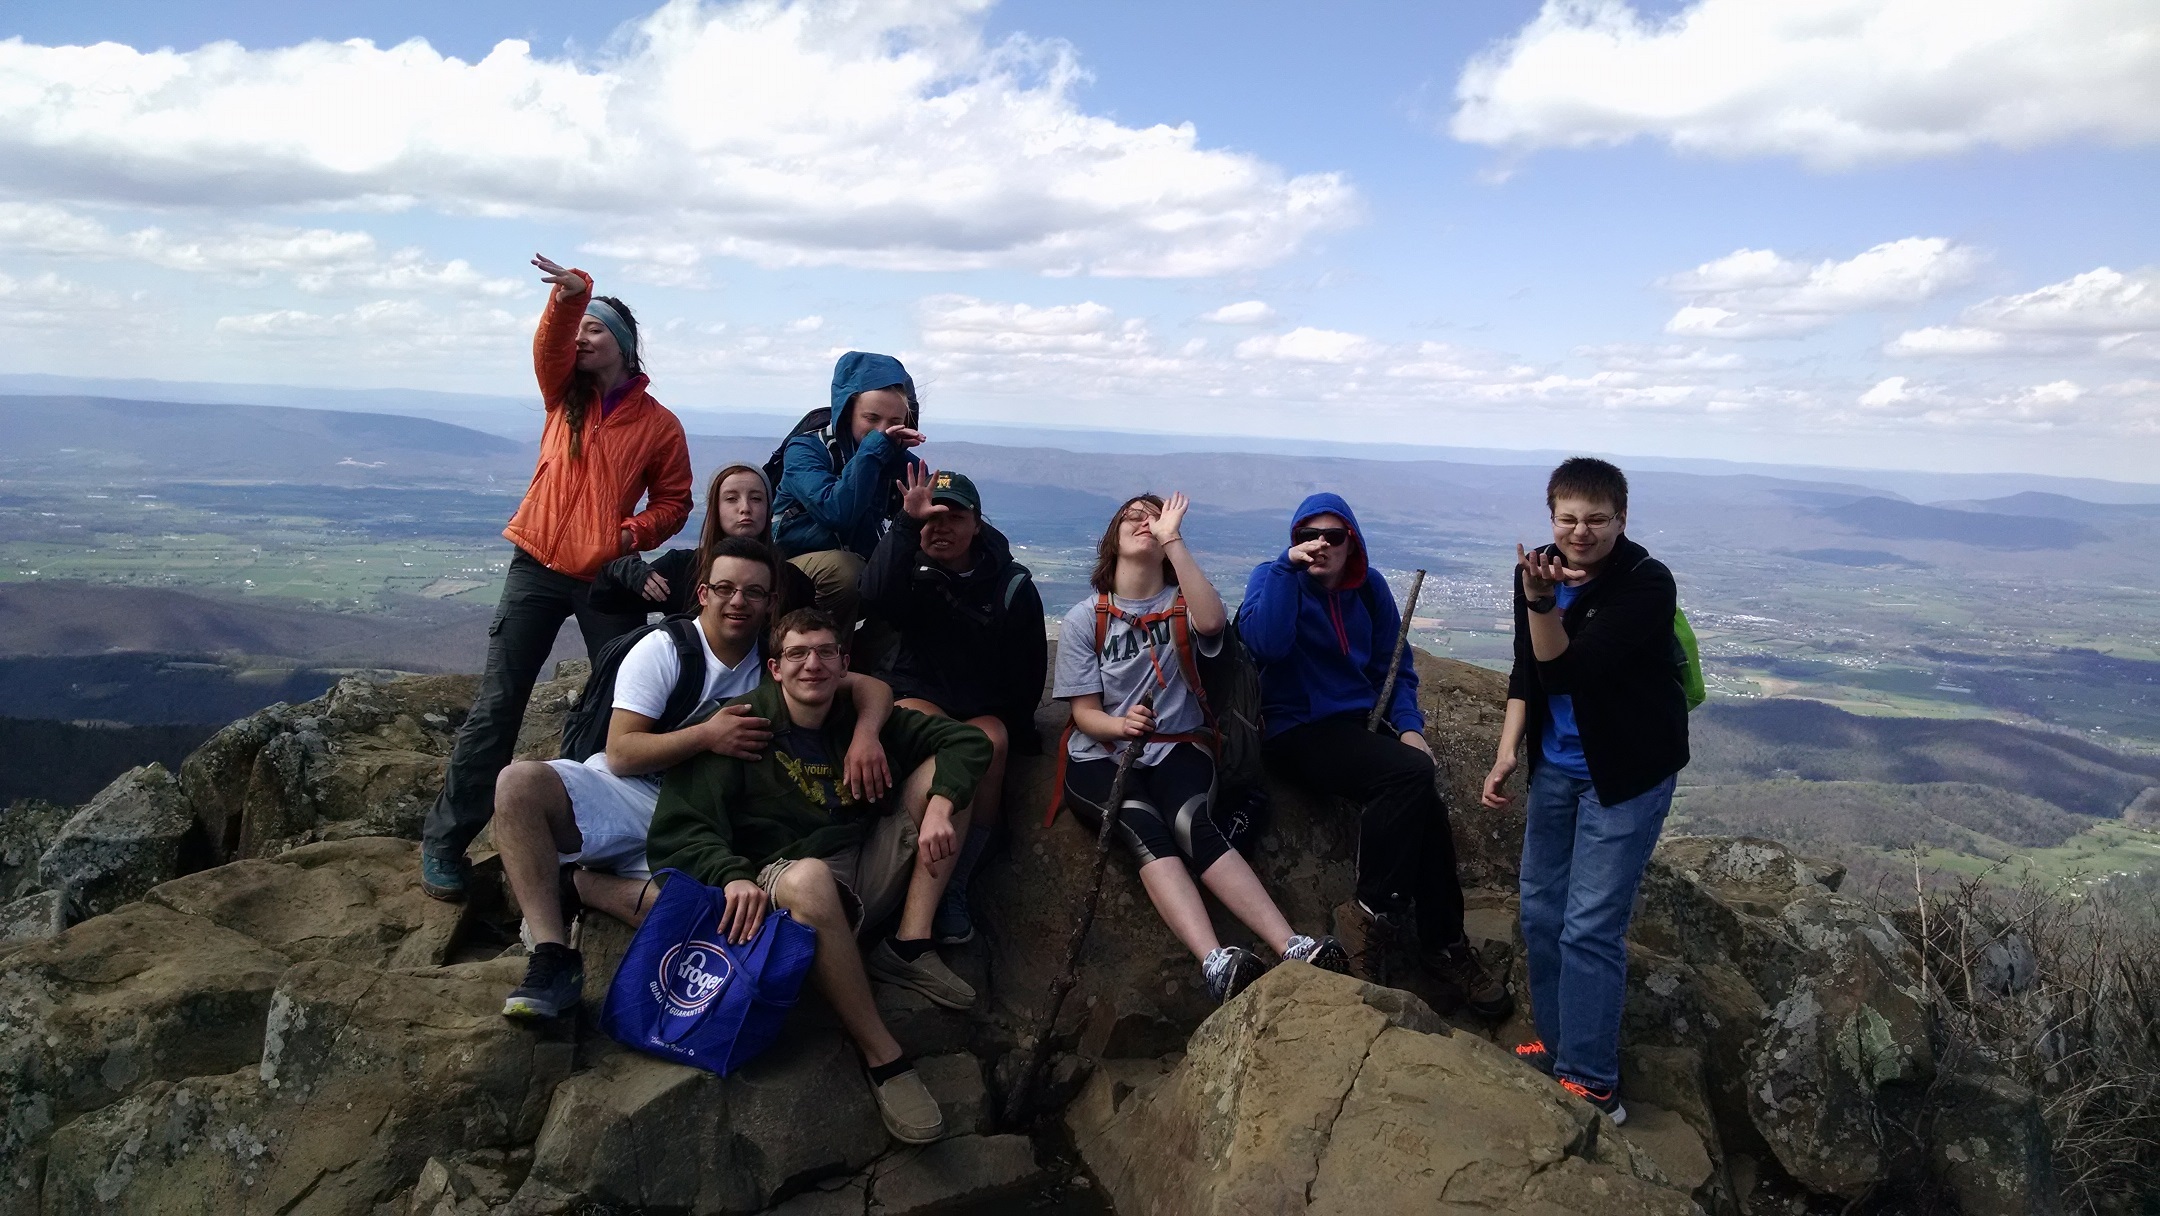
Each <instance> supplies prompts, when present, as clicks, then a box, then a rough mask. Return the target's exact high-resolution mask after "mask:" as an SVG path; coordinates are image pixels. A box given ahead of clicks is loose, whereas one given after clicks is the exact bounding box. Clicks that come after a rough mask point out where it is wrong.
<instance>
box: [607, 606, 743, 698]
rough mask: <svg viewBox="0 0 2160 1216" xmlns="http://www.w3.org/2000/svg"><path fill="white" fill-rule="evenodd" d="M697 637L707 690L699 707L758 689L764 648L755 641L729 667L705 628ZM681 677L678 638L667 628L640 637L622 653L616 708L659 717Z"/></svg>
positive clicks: (616, 692)
mask: <svg viewBox="0 0 2160 1216" xmlns="http://www.w3.org/2000/svg"><path fill="white" fill-rule="evenodd" d="M697 636H698V645H700V646H703V647H704V648H705V691H704V695H702V696H700V697H699V698H698V705H699V707H700V708H702V707H703V706H704V705H705V703H706V702H708V701H726V700H731V699H733V698H735V697H739V696H741V695H743V694H744V693H746V692H749V691H750V690H751V689H753V688H756V687H757V686H758V681H759V680H761V679H763V678H764V677H765V656H764V654H763V648H762V647H760V646H759V645H757V644H756V643H752V644H751V646H750V652H749V653H748V654H746V655H744V656H743V660H742V662H740V663H737V664H736V665H735V666H733V667H729V666H727V665H726V664H724V663H722V662H721V661H720V656H718V655H716V654H714V653H713V648H712V643H711V642H710V641H708V640H707V639H706V637H705V630H704V629H702V628H700V629H699V630H698V631H697ZM681 677H682V660H680V659H678V658H676V657H675V639H674V638H671V637H669V636H668V631H667V630H665V629H655V630H653V631H652V632H651V633H648V634H646V635H645V636H644V637H642V638H640V639H638V644H637V645H635V646H632V647H631V648H630V653H629V654H626V655H624V656H623V661H622V666H620V667H618V668H616V669H615V708H616V709H627V710H629V711H630V712H631V713H634V714H643V715H644V716H645V717H648V718H653V719H658V718H659V717H660V715H661V714H664V713H666V712H667V703H668V694H670V693H672V692H674V691H675V681H676V680H678V679H680V678H681Z"/></svg>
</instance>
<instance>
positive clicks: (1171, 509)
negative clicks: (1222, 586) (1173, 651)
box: [1148, 493, 1230, 637]
mask: <svg viewBox="0 0 2160 1216" xmlns="http://www.w3.org/2000/svg"><path fill="white" fill-rule="evenodd" d="M1191 505H1192V504H1191V502H1189V501H1188V500H1187V499H1186V497H1185V495H1184V494H1182V493H1172V494H1171V495H1170V498H1169V500H1168V501H1166V502H1164V503H1163V509H1162V511H1161V512H1160V513H1158V514H1157V515H1156V516H1155V518H1153V519H1151V520H1149V521H1148V528H1149V530H1151V531H1152V532H1154V533H1155V543H1156V544H1158V545H1161V546H1162V551H1163V556H1165V557H1167V558H1169V559H1170V569H1172V570H1173V571H1175V572H1176V573H1177V585H1178V594H1180V595H1182V596H1184V597H1185V612H1186V616H1187V618H1188V619H1190V620H1191V621H1192V627H1193V629H1194V630H1195V631H1196V632H1198V633H1201V634H1204V635H1206V636H1208V637H1214V636H1215V635H1217V634H1219V633H1221V632H1222V631H1223V630H1224V629H1225V628H1227V627H1228V626H1229V624H1230V614H1229V613H1228V612H1227V611H1226V610H1225V609H1224V608H1223V602H1222V594H1221V593H1220V592H1218V591H1216V590H1215V584H1214V583H1212V582H1209V581H1208V576H1207V573H1206V572H1205V571H1203V570H1201V569H1200V562H1199V560H1198V559H1196V558H1195V557H1193V552H1192V546H1191V545H1188V544H1186V543H1185V533H1184V526H1185V511H1186V509H1187V508H1188V507H1190V506H1191Z"/></svg>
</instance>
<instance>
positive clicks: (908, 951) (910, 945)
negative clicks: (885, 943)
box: [892, 937, 935, 963]
mask: <svg viewBox="0 0 2160 1216" xmlns="http://www.w3.org/2000/svg"><path fill="white" fill-rule="evenodd" d="M934 944H935V943H934V942H932V941H931V940H930V939H929V938H927V937H918V938H916V939H915V940H913V941H903V940H902V939H900V938H897V937H896V938H893V939H892V949H893V953H894V954H897V955H899V956H900V961H901V962H903V963H912V962H914V961H915V960H916V959H919V958H921V957H922V956H923V955H925V954H927V953H929V951H930V947H931V946H932V945H934Z"/></svg>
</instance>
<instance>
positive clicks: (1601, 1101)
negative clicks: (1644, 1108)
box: [1560, 1077, 1627, 1126]
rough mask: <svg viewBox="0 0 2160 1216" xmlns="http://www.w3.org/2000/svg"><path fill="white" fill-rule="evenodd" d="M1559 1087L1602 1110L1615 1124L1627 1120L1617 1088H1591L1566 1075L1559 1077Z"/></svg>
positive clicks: (1625, 1110)
mask: <svg viewBox="0 0 2160 1216" xmlns="http://www.w3.org/2000/svg"><path fill="white" fill-rule="evenodd" d="M1560 1088H1562V1089H1564V1090H1566V1091H1568V1092H1569V1093H1571V1094H1574V1095H1575V1096H1576V1097H1578V1098H1581V1099H1582V1100H1583V1101H1585V1102H1588V1103H1589V1104H1590V1105H1592V1106H1595V1107H1597V1108H1598V1109H1599V1110H1601V1111H1604V1112H1605V1115H1606V1117H1607V1118H1609V1119H1611V1120H1612V1121H1613V1123H1614V1124H1615V1125H1616V1126H1617V1125H1618V1124H1622V1123H1625V1122H1627V1107H1625V1106H1622V1105H1620V1091H1619V1090H1617V1089H1592V1088H1590V1087H1589V1086H1587V1085H1585V1084H1583V1083H1582V1082H1580V1081H1571V1080H1569V1079H1568V1078H1566V1077H1561V1078H1560Z"/></svg>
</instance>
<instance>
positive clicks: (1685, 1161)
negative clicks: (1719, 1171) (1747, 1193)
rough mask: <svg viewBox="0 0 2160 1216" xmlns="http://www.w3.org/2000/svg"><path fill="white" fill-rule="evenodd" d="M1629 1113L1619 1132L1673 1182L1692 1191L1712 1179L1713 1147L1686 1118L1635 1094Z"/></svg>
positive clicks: (1631, 1100)
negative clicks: (1642, 1099)
mask: <svg viewBox="0 0 2160 1216" xmlns="http://www.w3.org/2000/svg"><path fill="white" fill-rule="evenodd" d="M1627 1116H1628V1117H1627V1123H1626V1125H1625V1126H1623V1127H1621V1128H1620V1134H1621V1135H1622V1136H1624V1137H1626V1139H1627V1141H1628V1143H1630V1144H1633V1145H1634V1146H1635V1147H1636V1148H1639V1149H1641V1150H1642V1151H1643V1152H1644V1153H1646V1154H1648V1155H1649V1157H1650V1159H1651V1160H1652V1161H1655V1162H1657V1167H1658V1169H1659V1170H1661V1171H1663V1172H1664V1174H1665V1176H1666V1177H1667V1178H1669V1179H1671V1180H1672V1184H1673V1185H1674V1186H1676V1187H1679V1188H1680V1189H1681V1190H1684V1191H1690V1192H1692V1191H1693V1190H1694V1189H1695V1188H1696V1187H1699V1186H1701V1185H1702V1184H1703V1183H1705V1182H1708V1181H1709V1180H1710V1171H1711V1168H1712V1166H1711V1163H1710V1150H1709V1149H1707V1148H1705V1147H1704V1146H1703V1138H1702V1136H1701V1134H1700V1133H1698V1132H1697V1131H1696V1130H1695V1129H1694V1128H1692V1127H1689V1126H1688V1123H1687V1120H1685V1119H1682V1118H1681V1117H1680V1116H1679V1115H1677V1114H1675V1113H1673V1112H1672V1111H1669V1110H1666V1109H1665V1108H1664V1107H1662V1106H1652V1105H1651V1104H1650V1103H1648V1102H1643V1101H1639V1100H1637V1099H1634V1098H1629V1099H1628V1100H1627Z"/></svg>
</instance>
